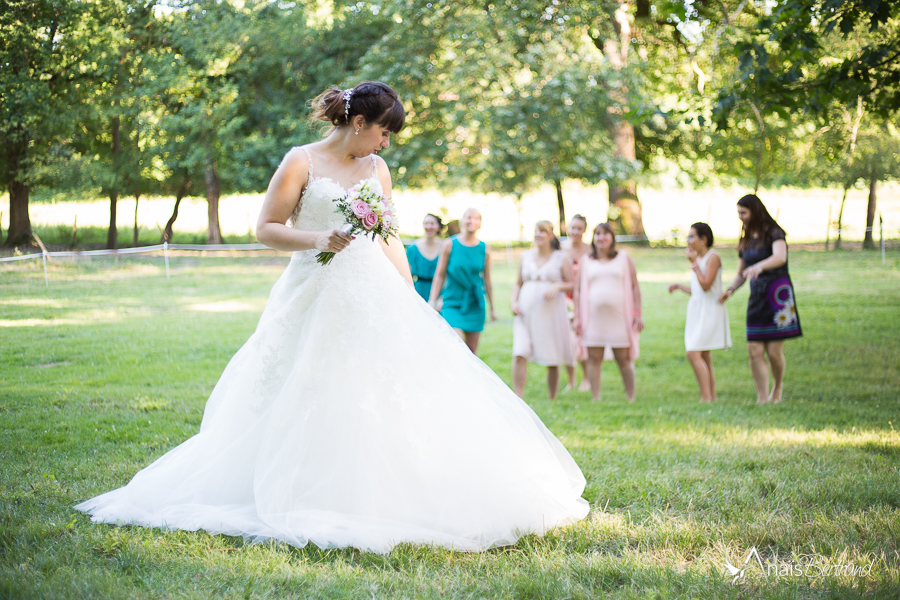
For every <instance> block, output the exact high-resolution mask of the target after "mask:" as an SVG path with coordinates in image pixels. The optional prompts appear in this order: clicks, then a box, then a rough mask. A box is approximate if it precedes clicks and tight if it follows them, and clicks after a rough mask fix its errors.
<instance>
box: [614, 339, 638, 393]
mask: <svg viewBox="0 0 900 600" xmlns="http://www.w3.org/2000/svg"><path fill="white" fill-rule="evenodd" d="M612 351H613V356H615V357H616V363H617V364H618V365H619V372H620V373H621V374H622V383H623V384H625V397H626V398H628V401H629V402H634V363H633V362H632V361H631V348H613V349H612Z"/></svg>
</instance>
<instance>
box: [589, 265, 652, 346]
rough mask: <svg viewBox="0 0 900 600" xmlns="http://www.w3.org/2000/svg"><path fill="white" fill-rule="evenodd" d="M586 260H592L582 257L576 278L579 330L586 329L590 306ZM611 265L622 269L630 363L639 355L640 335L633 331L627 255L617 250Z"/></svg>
mask: <svg viewBox="0 0 900 600" xmlns="http://www.w3.org/2000/svg"><path fill="white" fill-rule="evenodd" d="M587 260H593V259H592V258H590V256H589V255H585V256H584V260H583V261H582V264H581V265H580V267H581V268H579V269H578V271H579V273H578V276H579V277H581V282H580V283H581V286H580V290H579V298H578V312H579V318H580V319H581V330H582V331H584V330H585V329H587V322H588V316H589V315H590V314H591V313H590V306H589V305H588V299H589V298H590V293H589V289H590V279H588V274H587V273H588V269H587V262H585V261H587ZM610 262H611V263H612V264H617V263H618V264H619V265H620V266H621V268H622V296H623V297H624V298H625V323H626V326H627V329H628V341H629V345H630V348H629V349H630V352H629V357H630V358H631V360H632V361H634V360H637V358H638V356H640V353H641V347H640V337H641V336H640V334H639V333H638V332H637V331H635V330H634V290H633V289H632V288H631V272H630V271H629V269H628V253H627V252H625V251H624V250H619V253H618V254H617V255H616V257H615V258H614V259H612V261H610Z"/></svg>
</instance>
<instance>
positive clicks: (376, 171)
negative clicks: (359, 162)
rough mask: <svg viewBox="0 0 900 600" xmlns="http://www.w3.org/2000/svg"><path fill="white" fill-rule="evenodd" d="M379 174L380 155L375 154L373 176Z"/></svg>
mask: <svg viewBox="0 0 900 600" xmlns="http://www.w3.org/2000/svg"><path fill="white" fill-rule="evenodd" d="M377 175H378V155H377V154H373V155H372V177H375V176H377Z"/></svg>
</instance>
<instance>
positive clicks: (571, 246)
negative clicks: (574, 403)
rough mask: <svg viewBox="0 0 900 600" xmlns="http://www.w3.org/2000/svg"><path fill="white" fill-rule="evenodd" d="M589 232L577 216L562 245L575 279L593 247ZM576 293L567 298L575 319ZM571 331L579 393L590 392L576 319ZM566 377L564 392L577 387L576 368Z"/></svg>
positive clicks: (572, 322)
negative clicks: (578, 368)
mask: <svg viewBox="0 0 900 600" xmlns="http://www.w3.org/2000/svg"><path fill="white" fill-rule="evenodd" d="M585 231H587V219H585V218H584V217H583V216H581V215H575V216H574V217H572V220H571V221H569V227H568V230H567V233H568V238H567V239H566V240H565V241H563V243H562V251H563V252H565V253H566V256H568V257H569V260H570V261H572V273H573V276H574V278H575V279H577V278H578V265H580V264H581V260H582V259H583V258H584V256H585V255H586V254H587V253H588V252H590V251H591V246H590V245H589V244H585V243H584V239H583V238H584V232H585ZM573 293H574V288H573V290H572V292H570V293H567V294H566V296H567V297H568V299H569V301H570V308H571V315H572V317H574V315H575V305H574V301H573V300H572V294H573ZM570 324H571V330H572V346H573V348H574V351H575V360H576V361H577V362H578V363H580V364H581V374H582V377H581V385H579V386H578V391H579V392H588V391H590V389H591V384H590V382H589V381H588V363H587V348H585V347H584V346H583V345H582V344H581V336H579V335H578V334H577V333H575V323H574V319H573V320H572V321H570ZM610 358H612V357H610ZM566 375H567V376H568V381H569V383H568V385H566V388H565V389H564V390H563V391H566V390H570V389H573V388H574V387H575V385H576V383H575V367H574V366H571V367H570V366H567V367H566Z"/></svg>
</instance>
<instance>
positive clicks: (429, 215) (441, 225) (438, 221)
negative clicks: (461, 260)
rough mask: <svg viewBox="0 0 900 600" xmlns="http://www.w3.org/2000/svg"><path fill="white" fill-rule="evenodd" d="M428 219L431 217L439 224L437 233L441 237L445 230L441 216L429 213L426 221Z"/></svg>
mask: <svg viewBox="0 0 900 600" xmlns="http://www.w3.org/2000/svg"><path fill="white" fill-rule="evenodd" d="M428 217H431V218H432V219H434V220H435V221H437V224H438V230H437V232H438V235H440V233H441V232H442V231H443V230H444V222H443V221H442V220H441V218H440V217H439V216H437V215H435V214H432V213H428V214H427V215H425V219H427V218H428ZM423 220H424V219H423Z"/></svg>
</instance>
